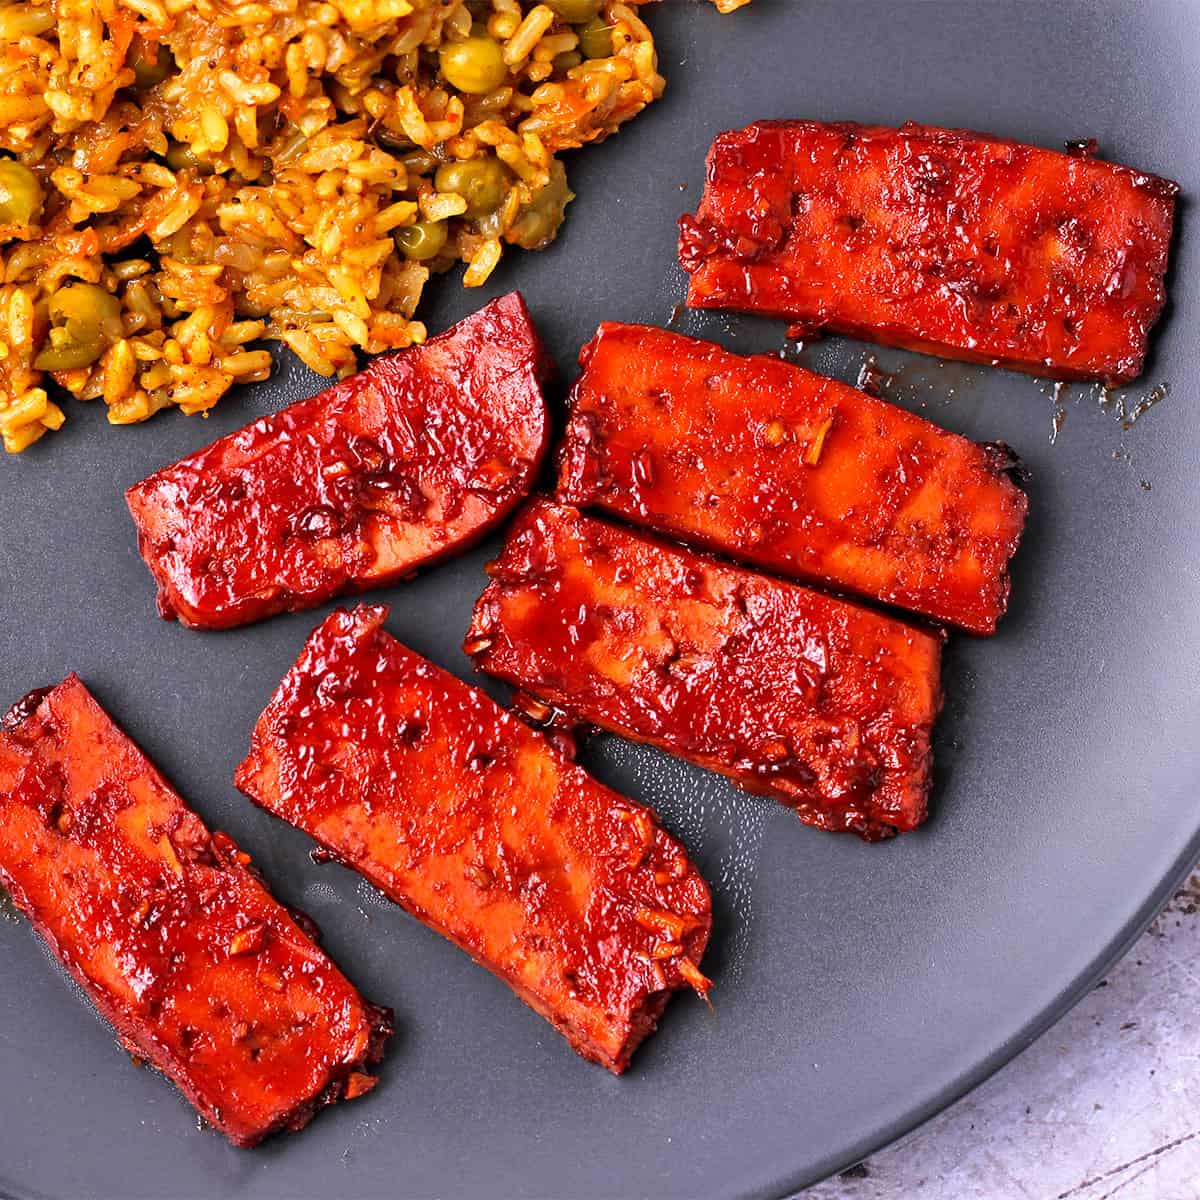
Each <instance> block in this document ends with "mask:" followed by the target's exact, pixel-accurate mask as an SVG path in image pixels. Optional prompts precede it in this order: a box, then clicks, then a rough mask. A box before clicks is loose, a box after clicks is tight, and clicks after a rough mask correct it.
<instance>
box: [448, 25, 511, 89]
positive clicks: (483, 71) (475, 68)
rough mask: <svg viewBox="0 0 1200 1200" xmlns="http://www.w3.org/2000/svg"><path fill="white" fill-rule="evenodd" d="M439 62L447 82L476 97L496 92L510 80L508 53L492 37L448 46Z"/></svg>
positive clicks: (474, 38)
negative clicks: (506, 55)
mask: <svg viewBox="0 0 1200 1200" xmlns="http://www.w3.org/2000/svg"><path fill="white" fill-rule="evenodd" d="M438 61H439V62H440V63H441V67H442V77H443V78H444V79H445V80H446V82H447V83H448V84H449V85H450V86H451V87H455V88H458V90H459V91H460V92H467V93H468V94H469V95H472V96H483V95H485V94H486V93H488V92H494V91H495V90H496V89H497V88H498V87H499V86H500V85H501V84H502V83H503V82H504V81H505V79H507V78H508V66H507V64H506V63H505V61H504V52H503V51H502V50H501V49H500V43H499V42H495V41H493V40H492V39H491V38H490V37H469V38H467V39H466V40H465V41H462V42H447V43H446V44H445V45H444V46H443V47H442V48H441V50H439V51H438Z"/></svg>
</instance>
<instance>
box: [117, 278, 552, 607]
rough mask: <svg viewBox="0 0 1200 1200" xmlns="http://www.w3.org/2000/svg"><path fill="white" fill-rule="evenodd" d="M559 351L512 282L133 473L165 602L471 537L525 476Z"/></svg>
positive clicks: (202, 598)
mask: <svg viewBox="0 0 1200 1200" xmlns="http://www.w3.org/2000/svg"><path fill="white" fill-rule="evenodd" d="M548 369H549V359H548V358H547V357H546V355H545V352H544V350H543V349H542V345H541V343H540V342H539V340H538V336H537V333H536V331H535V330H534V327H533V325H532V323H531V321H530V319H529V314H528V313H527V312H526V310H525V305H524V302H523V301H522V300H521V297H520V296H519V295H517V294H516V293H515V292H514V293H512V294H511V295H508V296H505V297H504V298H502V299H500V300H494V301H492V303H490V304H489V305H487V306H486V307H485V308H483V309H481V310H480V311H479V312H477V313H475V314H474V315H473V316H470V317H468V318H467V319H466V320H464V321H460V322H459V323H458V324H457V325H455V326H454V327H453V328H452V329H450V330H449V331H447V332H446V333H444V334H442V335H441V336H440V337H436V338H433V339H431V340H430V341H428V342H426V343H425V344H424V345H422V346H416V347H413V348H412V349H409V350H404V351H401V352H400V353H399V354H394V355H388V356H386V357H383V358H377V359H376V360H375V361H374V362H372V363H371V364H370V366H368V367H367V368H366V370H364V371H362V372H360V373H359V374H358V375H354V376H352V377H351V378H349V379H346V380H343V381H342V382H341V383H339V384H336V385H335V386H334V387H332V388H329V389H328V390H327V391H324V392H321V393H320V394H319V395H317V396H313V397H312V398H311V399H309V400H302V401H300V402H299V403H297V404H293V405H291V406H290V407H289V408H286V409H284V410H283V411H282V412H279V413H275V414H273V415H272V416H268V417H263V418H261V419H260V420H258V421H255V422H254V423H253V424H252V425H247V426H246V428H245V429H242V430H239V431H238V432H237V433H232V434H229V435H228V436H227V437H223V438H221V439H220V440H219V441H216V442H214V443H213V444H212V445H211V446H209V447H207V448H206V449H204V450H201V451H199V452H198V453H197V454H193V455H191V456H190V457H189V458H185V459H182V460H181V461H180V462H177V463H175V464H174V465H173V466H170V467H165V468H164V469H163V470H161V471H158V472H156V473H155V474H154V475H151V476H150V477H149V478H148V479H144V480H143V481H142V482H141V483H138V484H135V485H134V486H133V487H132V488H130V489H129V491H128V492H127V493H126V499H127V500H128V503H129V510H130V512H131V513H132V514H133V519H134V521H135V522H136V523H137V527H138V541H139V545H140V548H141V552H142V556H143V557H144V558H145V560H146V562H147V564H148V565H149V567H150V570H151V571H152V572H153V574H154V578H155V579H156V581H157V582H158V605H159V610H160V611H161V612H162V614H163V616H165V617H168V618H169V617H177V618H178V619H179V620H180V621H182V622H183V623H184V624H185V625H191V626H194V627H196V628H203V629H223V628H227V627H229V626H232V625H242V624H245V623H246V622H248V621H257V620H259V619H261V618H263V617H269V616H271V615H272V614H274V613H278V612H283V611H289V610H295V609H302V608H311V607H312V606H313V605H316V604H320V603H322V602H324V601H326V600H328V599H329V598H330V597H332V596H335V595H337V594H339V593H341V592H347V591H358V590H362V589H364V588H372V587H382V586H383V585H385V584H389V583H393V582H395V581H396V580H398V579H400V578H401V577H403V576H405V575H407V574H409V573H410V572H411V571H413V570H415V569H416V568H418V567H422V566H425V565H426V564H428V563H431V562H433V561H435V560H437V559H439V558H443V557H445V556H446V555H449V554H453V553H455V552H457V551H459V550H462V549H463V548H464V547H465V546H467V545H468V544H470V543H471V542H472V541H474V540H476V539H477V538H479V537H481V536H482V535H483V534H484V533H486V532H487V531H488V530H489V529H491V528H492V526H494V525H495V524H496V523H497V522H499V521H500V520H502V519H503V518H504V517H505V515H506V514H507V513H508V512H510V511H511V510H512V508H513V507H514V506H515V505H516V504H517V503H518V502H519V501H520V499H521V498H522V497H523V496H524V495H525V494H526V493H527V492H528V491H529V489H530V487H531V486H532V482H533V479H534V477H535V475H536V473H537V470H538V467H539V465H540V463H541V460H542V456H543V454H544V452H545V448H546V440H547V437H548V427H547V414H546V407H545V404H544V402H543V400H542V392H541V383H542V381H543V379H544V378H545V376H546V374H547V372H548Z"/></svg>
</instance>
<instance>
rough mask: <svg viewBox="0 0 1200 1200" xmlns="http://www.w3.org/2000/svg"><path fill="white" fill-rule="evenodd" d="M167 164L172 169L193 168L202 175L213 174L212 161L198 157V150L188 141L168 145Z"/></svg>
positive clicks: (184, 169)
mask: <svg viewBox="0 0 1200 1200" xmlns="http://www.w3.org/2000/svg"><path fill="white" fill-rule="evenodd" d="M166 159H167V166H168V167H170V168H171V170H172V171H186V170H189V169H190V170H193V171H195V172H197V173H198V174H200V175H211V174H212V170H213V167H212V163H207V162H204V161H203V160H202V159H200V158H197V157H196V152H195V150H193V149H192V148H191V146H189V145H188V144H187V143H186V142H172V143H171V144H170V145H169V146H168V147H167V154H166Z"/></svg>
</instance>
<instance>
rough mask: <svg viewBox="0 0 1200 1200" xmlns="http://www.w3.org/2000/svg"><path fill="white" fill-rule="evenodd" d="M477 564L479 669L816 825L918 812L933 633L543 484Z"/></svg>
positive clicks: (900, 819) (927, 766)
mask: <svg viewBox="0 0 1200 1200" xmlns="http://www.w3.org/2000/svg"><path fill="white" fill-rule="evenodd" d="M488 571H489V574H490V575H491V576H492V582H491V584H490V585H489V586H488V588H487V590H486V591H485V592H484V593H483V595H482V597H481V598H480V600H479V602H478V604H477V605H476V608H475V617H474V621H473V623H472V626H471V631H470V634H469V635H468V640H467V643H466V649H467V650H468V652H470V653H472V654H473V656H474V658H475V662H476V665H477V666H479V667H480V669H482V670H484V671H487V672H489V673H490V674H492V675H496V676H499V677H500V678H502V679H506V680H508V681H510V682H511V683H514V684H516V685H517V686H518V687H520V688H522V689H523V690H524V691H526V692H528V693H530V694H532V695H533V696H536V697H538V698H539V699H540V700H542V701H544V702H545V703H547V704H550V705H553V706H555V707H557V708H560V709H562V710H563V711H565V712H566V713H567V714H568V715H570V716H572V717H574V718H576V719H578V720H580V721H587V722H591V723H592V724H595V725H598V726H600V727H601V728H603V729H608V730H612V731H613V732H616V733H620V734H623V735H624V736H626V737H629V738H633V739H634V740H636V741H642V742H648V743H650V744H651V745H655V746H659V747H661V748H662V749H664V750H668V751H670V752H671V753H673V754H678V755H679V756H680V757H682V758H686V759H689V760H691V761H692V762H695V763H698V764H699V765H701V766H704V767H709V768H711V769H713V770H716V771H720V772H722V773H723V774H725V775H728V776H729V777H730V778H731V779H733V780H734V781H735V782H736V783H738V784H739V785H741V786H742V787H743V788H745V789H746V790H747V791H751V792H759V793H763V794H766V795H771V796H775V797H777V798H778V799H780V800H782V801H783V802H784V803H785V804H789V805H791V806H792V807H793V808H795V809H796V811H797V813H799V815H800V817H801V819H802V820H804V821H807V822H808V823H809V824H812V825H816V826H819V827H820V828H822V829H831V830H849V831H853V832H855V833H857V834H859V835H860V836H862V837H864V838H867V839H869V840H875V839H878V838H882V837H888V836H890V835H891V834H893V833H895V832H897V831H901V830H910V829H915V828H916V827H917V826H918V825H920V823H921V822H922V821H923V820H924V819H925V815H926V798H927V795H928V791H929V783H930V772H931V763H932V754H931V750H930V734H931V731H932V728H933V723H934V719H935V717H936V716H937V712H938V709H939V707H940V703H941V691H940V687H939V678H938V676H939V664H940V658H941V638H940V637H938V636H936V635H934V634H931V633H926V632H924V631H922V630H920V629H917V628H914V627H913V626H911V625H908V624H906V623H904V622H903V621H899V620H895V619H893V618H890V617H887V616H884V615H882V614H880V613H877V612H874V611H872V610H870V609H866V608H861V607H859V606H858V605H856V604H851V603H849V602H846V601H843V600H837V599H834V598H832V597H830V596H826V595H823V594H821V593H818V592H812V591H809V590H808V589H806V588H803V587H799V586H798V585H796V584H791V583H784V582H782V581H780V580H777V579H773V578H770V577H767V576H764V575H758V574H756V573H754V572H752V571H746V570H742V569H741V568H738V567H730V566H725V565H723V564H721V563H718V562H716V561H715V560H713V559H710V558H708V557H706V556H704V555H700V554H695V553H693V552H691V551H689V550H684V549H680V548H678V547H674V546H668V545H666V544H664V543H661V542H658V541H656V540H654V539H652V538H649V537H646V536H644V535H642V534H639V533H634V532H632V531H630V530H626V529H622V528H620V527H618V526H615V525H611V524H609V523H608V522H606V521H601V520H598V519H596V518H594V517H589V516H584V515H582V514H581V513H579V512H578V511H577V510H576V509H573V508H569V507H567V506H564V505H557V504H551V503H548V502H545V501H537V502H535V503H533V504H531V505H530V506H529V507H528V508H526V509H525V510H524V511H523V512H522V513H521V514H520V515H519V517H518V518H517V520H516V522H515V523H514V525H513V526H512V527H511V529H510V532H509V535H508V538H507V540H506V542H505V544H504V549H503V551H502V553H501V555H500V557H499V558H498V559H497V560H496V561H495V562H494V563H492V564H491V565H490V567H489V568H488Z"/></svg>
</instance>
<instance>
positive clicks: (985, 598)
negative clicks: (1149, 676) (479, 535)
mask: <svg viewBox="0 0 1200 1200" xmlns="http://www.w3.org/2000/svg"><path fill="white" fill-rule="evenodd" d="M580 361H581V362H582V363H583V367H584V370H583V374H582V376H581V377H580V379H579V381H578V382H577V383H576V385H575V388H574V391H573V393H572V402H571V419H570V422H569V424H568V427H567V436H566V440H565V443H564V446H563V450H562V456H561V462H560V468H561V470H560V477H559V496H560V498H561V499H563V500H566V501H569V502H570V503H572V504H577V505H582V506H590V505H595V506H597V507H599V508H604V509H607V510H608V511H610V512H614V513H617V514H619V515H620V516H622V517H625V518H626V519H628V520H631V521H635V522H637V523H639V524H641V525H647V526H650V527H652V528H654V529H658V530H661V531H663V532H665V533H670V534H673V535H674V536H676V537H678V538H680V539H682V540H684V541H691V542H697V543H700V544H701V545H704V546H707V547H709V548H711V549H714V550H719V551H722V552H723V553H725V554H727V555H729V556H731V557H733V558H741V559H744V560H746V561H748V562H751V563H754V564H756V565H758V566H762V567H766V568H768V569H770V570H772V571H776V572H779V573H780V574H785V575H792V576H795V577H797V578H799V579H803V580H806V581H811V582H817V583H825V584H831V585H833V586H834V587H836V588H839V589H843V590H846V591H851V592H857V593H858V594H859V595H862V596H867V597H870V598H872V599H876V600H883V601H886V602H887V603H889V604H895V605H899V606H900V607H901V608H908V609H912V610H913V611H914V612H918V613H921V614H923V615H925V616H928V617H932V618H934V619H935V620H938V621H947V622H949V623H951V624H953V625H958V626H961V627H962V628H964V629H969V630H971V631H972V632H974V633H992V632H994V631H995V628H996V622H997V620H998V619H999V618H1000V617H1001V616H1002V615H1003V614H1004V609H1005V605H1006V604H1007V601H1008V590H1009V579H1008V562H1009V559H1010V558H1011V557H1012V555H1013V552H1014V551H1015V550H1016V548H1017V542H1018V540H1019V539H1020V536H1021V529H1022V526H1023V525H1024V523H1025V514H1026V511H1027V508H1028V502H1027V500H1026V497H1025V494H1024V492H1022V491H1021V489H1020V488H1018V487H1017V486H1016V484H1015V483H1014V482H1013V481H1012V479H1011V478H1010V477H1009V473H1008V471H1007V469H1006V468H1008V467H1009V466H1010V464H1011V462H1012V459H1011V456H1010V455H1009V454H1008V452H1007V451H1006V450H1005V449H1004V448H1003V447H998V446H979V445H976V444H975V443H974V442H971V441H968V440H967V439H966V438H963V437H959V436H958V435H956V434H953V433H947V432H945V431H944V430H941V429H939V428H938V427H937V426H936V425H931V424H930V423H929V422H928V421H923V420H922V419H921V418H920V417H916V416H913V415H912V414H911V413H908V412H905V411H904V410H903V409H901V408H896V407H895V406H893V405H891V404H887V403H885V402H884V401H882V400H876V399H874V398H873V397H871V396H868V395H866V394H865V393H864V392H860V391H858V390H857V389H855V388H852V387H847V386H846V385H845V384H842V383H837V382H835V381H834V380H831V379H826V378H824V377H823V376H820V375H814V374H813V373H812V372H811V371H805V370H803V369H801V368H800V367H795V366H792V365H790V364H789V363H785V362H781V361H780V360H779V359H777V358H769V357H766V356H758V357H754V358H742V357H740V356H739V355H736V354H730V353H729V352H728V351H726V350H723V349H721V347H720V346H714V345H713V344H712V343H711V342H702V341H697V340H695V339H694V338H688V337H683V336H681V335H679V334H676V333H668V332H666V331H664V330H661V329H652V328H649V327H647V326H644V325H602V326H601V327H600V332H599V333H598V334H597V335H596V337H595V338H594V339H593V341H592V342H591V343H590V344H589V345H588V346H586V347H584V350H583V352H582V354H581V355H580Z"/></svg>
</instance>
